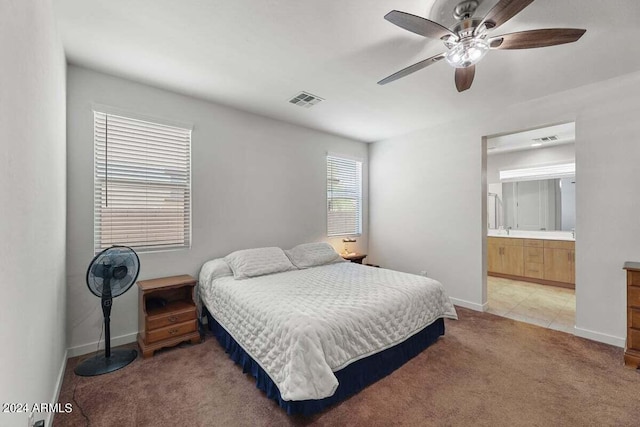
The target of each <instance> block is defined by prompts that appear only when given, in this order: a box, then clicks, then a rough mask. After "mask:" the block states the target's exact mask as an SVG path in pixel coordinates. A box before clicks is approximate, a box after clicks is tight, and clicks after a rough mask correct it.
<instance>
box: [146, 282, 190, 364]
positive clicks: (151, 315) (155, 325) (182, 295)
mask: <svg viewBox="0 0 640 427" xmlns="http://www.w3.org/2000/svg"><path fill="white" fill-rule="evenodd" d="M196 283H197V280H196V279H194V278H193V277H191V276H189V275H188V274H185V275H182V276H172V277H163V278H160V279H152V280H141V281H139V282H138V301H139V302H138V305H139V313H138V330H139V331H140V332H139V333H138V345H139V346H140V350H141V351H142V357H144V358H147V357H151V356H153V353H154V352H155V351H156V350H160V349H161V348H163V347H171V346H174V345H177V344H180V343H181V342H183V341H191V343H192V344H198V343H199V342H200V333H199V332H198V320H197V314H196V304H195V303H194V302H193V289H194V287H195V285H196ZM158 301H164V302H165V304H164V305H158V304H157V302H158ZM154 302H155V303H156V304H154Z"/></svg>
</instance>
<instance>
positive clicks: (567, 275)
mask: <svg viewBox="0 0 640 427" xmlns="http://www.w3.org/2000/svg"><path fill="white" fill-rule="evenodd" d="M486 142H487V162H486V176H487V203H486V207H487V223H486V225H487V257H486V259H487V266H486V267H487V288H486V295H487V305H488V307H487V311H488V312H489V313H493V314H495V315H498V316H503V317H508V318H511V319H514V320H517V321H521V322H526V323H531V324H534V325H538V326H542V327H546V328H551V329H556V330H560V331H563V332H568V333H573V329H574V325H575V307H576V299H575V239H576V231H575V222H576V208H575V206H576V204H575V188H576V185H577V183H576V179H575V123H565V124H559V125H553V126H547V127H543V128H538V129H533V130H526V131H522V132H516V133H510V134H506V135H497V136H492V137H487V138H486Z"/></svg>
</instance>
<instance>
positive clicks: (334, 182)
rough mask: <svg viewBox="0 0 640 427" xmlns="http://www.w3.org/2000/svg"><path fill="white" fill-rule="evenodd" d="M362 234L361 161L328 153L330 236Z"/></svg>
mask: <svg viewBox="0 0 640 427" xmlns="http://www.w3.org/2000/svg"><path fill="white" fill-rule="evenodd" d="M361 233H362V162H360V161H357V160H354V159H350V158H344V157H338V156H333V155H331V154H329V155H327V235H328V236H344V235H359V234H361Z"/></svg>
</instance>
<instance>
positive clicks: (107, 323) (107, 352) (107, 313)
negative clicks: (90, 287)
mask: <svg viewBox="0 0 640 427" xmlns="http://www.w3.org/2000/svg"><path fill="white" fill-rule="evenodd" d="M109 267H110V266H109ZM112 301H113V298H112V297H111V275H110V274H109V275H107V277H105V278H104V286H102V314H103V315H104V344H105V347H104V357H106V358H107V359H108V358H110V357H111V303H112Z"/></svg>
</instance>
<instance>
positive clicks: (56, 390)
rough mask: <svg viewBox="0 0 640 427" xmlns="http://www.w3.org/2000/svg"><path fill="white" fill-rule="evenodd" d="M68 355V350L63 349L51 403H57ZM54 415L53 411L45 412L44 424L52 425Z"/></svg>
mask: <svg viewBox="0 0 640 427" xmlns="http://www.w3.org/2000/svg"><path fill="white" fill-rule="evenodd" d="M68 355H69V350H65V352H64V356H63V357H62V365H61V366H60V372H58V379H57V380H56V385H55V388H54V390H53V398H52V399H51V403H53V404H56V403H58V398H59V397H60V389H62V380H63V379H64V373H65V371H66V369H67V359H68ZM65 403H66V402H65ZM54 416H55V414H54V413H53V412H47V416H46V418H45V419H44V425H45V426H52V425H53V417H54Z"/></svg>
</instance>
